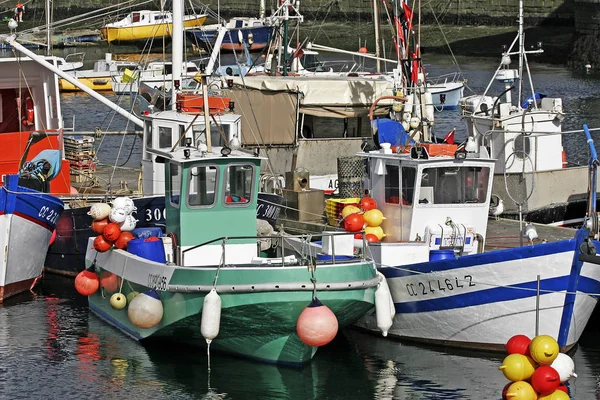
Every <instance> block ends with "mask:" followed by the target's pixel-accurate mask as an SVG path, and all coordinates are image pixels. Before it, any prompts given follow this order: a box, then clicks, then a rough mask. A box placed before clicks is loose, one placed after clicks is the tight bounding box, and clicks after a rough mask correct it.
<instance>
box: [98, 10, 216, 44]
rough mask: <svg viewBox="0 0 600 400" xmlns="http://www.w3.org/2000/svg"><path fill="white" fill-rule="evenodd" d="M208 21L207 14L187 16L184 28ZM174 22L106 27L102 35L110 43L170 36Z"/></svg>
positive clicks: (102, 30)
mask: <svg viewBox="0 0 600 400" xmlns="http://www.w3.org/2000/svg"><path fill="white" fill-rule="evenodd" d="M205 21H206V15H201V16H198V17H193V16H186V17H185V20H184V21H183V26H184V28H194V27H200V26H202V24H204V22H205ZM172 32H173V24H172V23H165V24H148V25H137V26H129V27H104V28H102V29H101V35H102V37H103V38H104V40H106V41H107V42H109V43H113V42H114V43H116V44H126V43H129V42H136V41H141V40H146V39H151V38H161V37H165V36H166V37H170V36H171V33H172Z"/></svg>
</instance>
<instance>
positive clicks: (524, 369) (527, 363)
mask: <svg viewBox="0 0 600 400" xmlns="http://www.w3.org/2000/svg"><path fill="white" fill-rule="evenodd" d="M498 369H499V370H500V371H502V373H503V374H504V376H505V377H506V379H508V380H509V381H513V382H518V381H524V380H526V379H529V378H531V375H533V371H535V362H534V361H533V360H532V359H531V358H530V357H527V356H524V355H523V354H509V355H508V356H506V358H504V361H503V362H502V365H501V366H500V367H498Z"/></svg>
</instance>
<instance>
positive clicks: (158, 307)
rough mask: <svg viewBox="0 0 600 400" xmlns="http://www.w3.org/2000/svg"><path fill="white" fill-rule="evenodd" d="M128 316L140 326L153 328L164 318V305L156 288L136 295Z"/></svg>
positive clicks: (128, 310)
mask: <svg viewBox="0 0 600 400" xmlns="http://www.w3.org/2000/svg"><path fill="white" fill-rule="evenodd" d="M127 316H128V317H129V320H130V321H131V323H132V324H133V325H135V326H137V327H138V328H142V329H149V328H153V327H155V326H156V325H158V323H159V322H160V321H161V320H162V316H163V305H162V302H161V301H160V297H159V296H158V292H157V291H156V289H151V290H149V291H147V292H144V293H142V294H139V295H137V296H135V298H134V299H133V300H131V303H130V304H129V307H128V308H127Z"/></svg>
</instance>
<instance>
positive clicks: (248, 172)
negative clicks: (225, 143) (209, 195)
mask: <svg viewBox="0 0 600 400" xmlns="http://www.w3.org/2000/svg"><path fill="white" fill-rule="evenodd" d="M253 188H254V166H252V165H251V164H240V165H230V166H228V167H227V169H226V171H225V190H224V193H223V196H224V202H225V205H227V206H235V205H240V204H248V203H250V200H251V199H252V192H253Z"/></svg>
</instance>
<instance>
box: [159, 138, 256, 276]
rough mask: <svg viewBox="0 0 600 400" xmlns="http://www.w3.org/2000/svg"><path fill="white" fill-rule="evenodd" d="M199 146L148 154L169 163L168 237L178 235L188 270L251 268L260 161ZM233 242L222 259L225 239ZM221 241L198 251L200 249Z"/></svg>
mask: <svg viewBox="0 0 600 400" xmlns="http://www.w3.org/2000/svg"><path fill="white" fill-rule="evenodd" d="M205 150H206V149H205V148H202V146H200V148H198V147H195V146H191V145H190V146H184V147H179V148H177V149H176V150H175V151H173V152H169V151H163V150H157V149H151V148H150V149H147V152H148V153H149V154H150V155H151V156H152V157H157V158H158V162H159V163H163V164H164V165H163V168H164V174H165V176H167V177H168V178H167V179H165V205H166V214H167V216H168V217H167V227H166V230H167V232H171V233H173V234H174V235H175V239H176V242H177V245H178V246H179V254H180V255H181V256H180V259H179V261H178V263H180V264H181V265H183V266H192V265H219V264H220V263H228V264H229V263H232V264H234V263H246V264H248V263H251V262H252V260H253V259H254V258H255V257H256V256H257V241H256V238H255V237H256V206H257V200H258V185H259V180H260V179H259V174H260V162H261V160H262V157H256V156H253V155H250V154H249V153H245V152H241V151H239V150H231V149H230V148H228V147H213V148H212V150H213V151H212V152H208V151H205ZM233 236H237V237H239V236H246V237H248V238H247V239H231V240H229V241H227V243H226V245H225V246H227V248H228V250H230V251H228V252H227V257H228V258H227V260H221V254H222V249H223V241H222V240H220V238H226V237H233ZM213 240H215V242H214V243H208V244H206V245H203V246H199V247H197V248H195V246H197V245H200V244H205V243H207V242H210V241H213Z"/></svg>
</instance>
